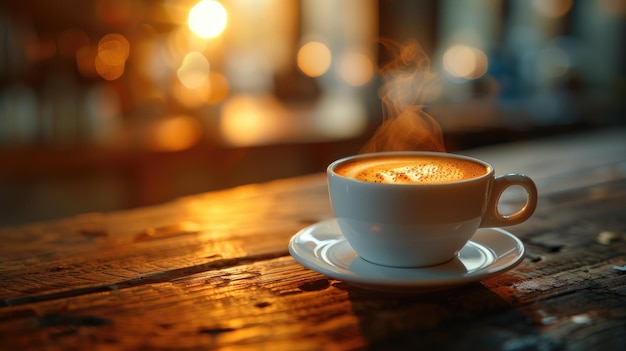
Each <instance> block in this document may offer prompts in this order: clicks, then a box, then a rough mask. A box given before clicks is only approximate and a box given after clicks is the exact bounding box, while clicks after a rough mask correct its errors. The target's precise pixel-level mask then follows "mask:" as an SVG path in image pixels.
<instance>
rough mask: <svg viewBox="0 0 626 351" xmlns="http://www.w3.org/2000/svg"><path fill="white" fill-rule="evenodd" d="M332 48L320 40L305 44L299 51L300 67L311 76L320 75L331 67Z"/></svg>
mask: <svg viewBox="0 0 626 351" xmlns="http://www.w3.org/2000/svg"><path fill="white" fill-rule="evenodd" d="M331 59H332V55H331V53H330V49H328V47H327V46H326V45H324V44H322V43H320V42H317V41H312V42H308V43H306V44H304V45H303V46H302V47H301V48H300V50H299V51H298V67H299V68H300V70H301V71H302V72H303V73H304V74H306V75H307V76H309V77H319V76H321V75H322V74H324V73H326V71H328V69H329V68H330V64H331Z"/></svg>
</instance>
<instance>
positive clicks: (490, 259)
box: [289, 219, 524, 292]
mask: <svg viewBox="0 0 626 351" xmlns="http://www.w3.org/2000/svg"><path fill="white" fill-rule="evenodd" d="M289 252H290V253H291V255H292V256H293V257H294V258H295V259H296V261H298V262H299V263H300V264H302V265H303V266H305V267H307V268H310V269H312V270H314V271H316V272H319V273H322V274H324V275H326V276H328V277H331V278H334V279H338V280H342V281H344V282H346V283H349V284H351V285H355V286H359V287H362V288H366V289H372V290H382V291H396V292H413V291H416V292H417V291H424V290H435V289H442V288H447V287H451V286H456V285H461V284H466V283H470V282H475V281H479V280H481V279H484V278H486V277H488V276H491V275H494V274H496V273H501V272H503V271H506V270H508V269H511V268H513V267H515V266H516V265H517V264H519V263H520V262H521V261H522V259H523V258H524V244H522V242H521V241H520V240H519V239H518V238H517V237H516V236H515V235H513V234H511V233H509V232H507V231H505V230H503V229H500V228H481V229H478V231H476V234H474V236H473V237H472V238H471V239H470V241H469V242H468V243H467V244H466V245H465V247H463V249H461V251H460V252H459V254H458V255H457V257H456V258H454V259H452V260H451V261H449V262H447V263H444V264H442V265H438V266H431V267H424V268H394V267H387V266H380V265H377V264H373V263H370V262H368V261H365V260H363V259H362V258H360V257H359V256H358V255H357V254H356V253H355V252H354V250H353V249H352V247H351V246H350V244H348V242H347V241H346V239H345V238H344V237H343V235H342V234H341V231H340V230H339V226H338V225H337V221H336V220H335V219H331V220H325V221H322V222H318V223H316V224H313V225H311V226H309V227H306V228H304V229H302V230H300V231H299V232H298V233H296V234H295V235H294V236H293V237H292V238H291V241H290V242H289Z"/></svg>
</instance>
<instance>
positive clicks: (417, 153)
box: [326, 151, 495, 187]
mask: <svg viewBox="0 0 626 351" xmlns="http://www.w3.org/2000/svg"><path fill="white" fill-rule="evenodd" d="M398 155H399V156H407V155H415V156H433V157H449V158H456V159H463V160H467V161H471V162H475V163H478V164H481V165H483V166H485V167H486V168H487V169H488V171H487V172H486V173H485V174H483V175H481V176H479V177H474V178H468V179H461V180H455V181H451V182H441V183H375V182H368V181H364V180H358V179H354V178H350V177H346V176H343V175H341V174H338V173H337V172H335V168H336V167H337V166H338V165H340V164H342V163H345V162H348V161H352V160H356V159H365V158H372V157H381V156H398ZM326 173H327V174H328V176H333V177H338V178H341V179H345V180H349V181H353V182H356V183H363V184H375V185H377V186H411V187H415V186H428V187H433V186H446V185H450V184H461V183H469V182H474V181H478V180H481V179H484V178H488V177H492V176H493V174H494V173H495V170H494V168H493V166H492V165H490V164H489V163H487V162H485V161H483V160H480V159H477V158H474V157H471V156H465V155H459V154H455V153H450V152H438V151H382V152H370V153H363V154H356V155H350V156H346V157H342V158H340V159H337V160H335V161H333V162H331V163H330V164H329V165H328V167H326Z"/></svg>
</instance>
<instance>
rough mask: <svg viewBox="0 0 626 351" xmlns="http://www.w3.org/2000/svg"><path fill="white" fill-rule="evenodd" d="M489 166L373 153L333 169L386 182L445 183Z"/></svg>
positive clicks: (472, 175) (473, 175) (479, 173)
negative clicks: (370, 155)
mask: <svg viewBox="0 0 626 351" xmlns="http://www.w3.org/2000/svg"><path fill="white" fill-rule="evenodd" d="M489 170H490V169H489V168H488V167H485V166H484V165H482V164H480V163H476V162H472V161H469V160H464V159H457V158H446V157H436V156H433V157H429V156H406V157H403V156H399V157H398V156H394V157H374V158H368V159H361V160H354V161H350V162H346V163H343V164H341V165H338V166H337V167H335V173H337V174H339V175H342V176H344V177H348V178H353V179H357V180H360V181H365V182H374V183H387V184H433V183H449V182H456V181H460V180H465V179H471V178H477V177H480V176H482V175H485V174H487V173H488V172H489Z"/></svg>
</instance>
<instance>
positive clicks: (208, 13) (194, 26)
mask: <svg viewBox="0 0 626 351" xmlns="http://www.w3.org/2000/svg"><path fill="white" fill-rule="evenodd" d="M227 19H228V16H227V14H226V9H224V6H222V4H220V3H219V2H217V1H214V0H203V1H200V2H199V3H197V4H196V5H195V6H194V7H192V8H191V10H190V11H189V17H188V18H187V22H188V25H189V29H191V31H192V32H194V33H196V34H197V35H199V36H201V37H202V38H213V37H216V36H218V35H219V34H220V33H222V31H224V28H226V22H227Z"/></svg>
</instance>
